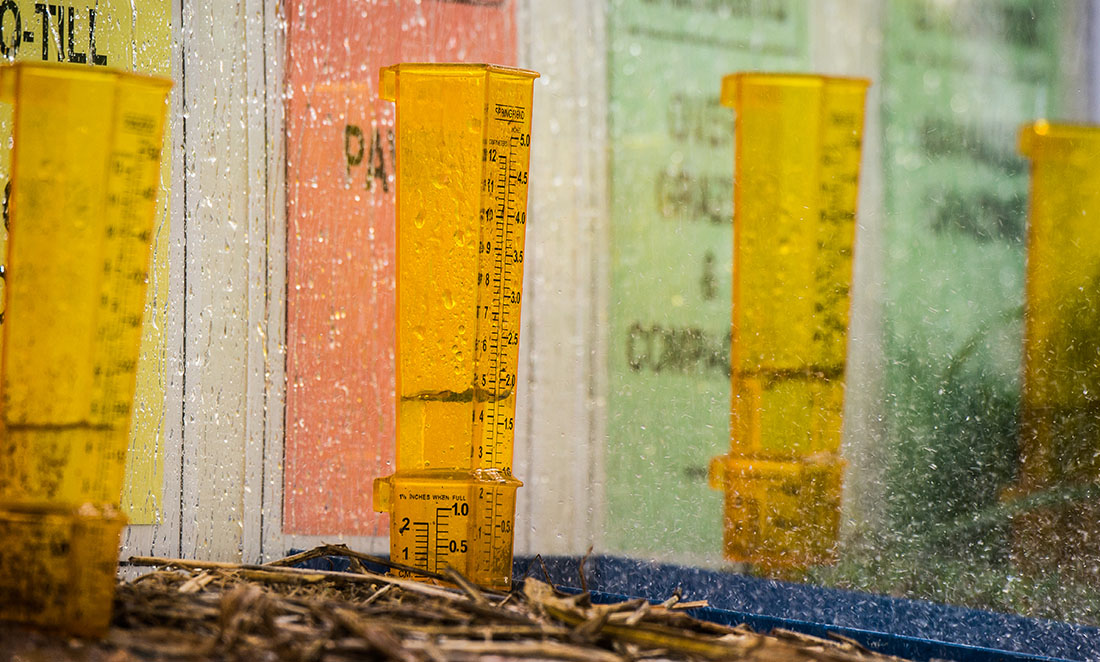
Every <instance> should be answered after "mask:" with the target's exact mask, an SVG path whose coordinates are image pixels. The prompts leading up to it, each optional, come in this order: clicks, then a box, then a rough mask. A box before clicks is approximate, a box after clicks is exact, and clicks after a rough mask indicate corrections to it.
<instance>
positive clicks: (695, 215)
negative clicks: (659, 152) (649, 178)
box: [656, 165, 733, 225]
mask: <svg viewBox="0 0 1100 662" xmlns="http://www.w3.org/2000/svg"><path fill="white" fill-rule="evenodd" d="M656 189H657V190H656V193H657V211H658V212H659V213H660V214H661V216H663V217H664V218H667V219H681V218H682V219H684V220H690V221H694V220H701V221H707V222H709V223H712V224H714V225H723V224H728V223H732V222H733V178H732V177H730V176H727V175H698V174H696V173H694V172H692V171H690V170H686V169H684V168H683V167H682V166H680V165H670V166H669V168H668V169H667V170H663V171H661V172H660V173H658V174H657V181H656Z"/></svg>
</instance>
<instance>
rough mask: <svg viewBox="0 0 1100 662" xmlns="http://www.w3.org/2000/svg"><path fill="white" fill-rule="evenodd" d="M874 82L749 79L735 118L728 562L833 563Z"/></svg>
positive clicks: (739, 82) (723, 478)
mask: <svg viewBox="0 0 1100 662" xmlns="http://www.w3.org/2000/svg"><path fill="white" fill-rule="evenodd" d="M868 84H869V81H867V80H863V79H853V78H831V77H824V76H813V75H787V74H760V73H740V74H733V75H730V76H726V77H725V78H724V79H723V80H722V103H723V105H726V106H729V107H731V108H733V109H734V113H735V118H736V121H735V127H734V140H735V168H734V173H735V182H734V198H733V199H734V239H733V244H734V246H733V251H734V257H733V265H734V267H733V324H732V341H731V351H730V361H731V378H730V382H731V387H732V402H731V414H730V452H729V454H727V455H723V456H720V457H716V458H714V459H713V460H712V461H711V465H710V484H711V486H712V487H713V488H715V489H721V490H724V491H725V507H724V535H723V547H724V553H725V556H726V558H727V559H729V560H731V561H734V562H741V563H751V564H754V565H756V566H758V567H760V568H761V569H764V570H782V569H799V568H805V567H808V566H811V565H819V564H824V563H829V562H831V561H832V560H834V557H835V543H836V538H837V532H838V527H839V519H840V496H841V482H842V473H843V469H844V461H843V460H842V459H841V456H840V440H841V423H842V410H843V405H844V369H845V362H846V357H847V339H848V309H849V300H850V296H849V290H850V287H851V282H852V249H853V245H854V242H855V217H856V201H857V197H858V189H859V164H860V154H861V144H862V134H863V115H864V100H865V97H866V90H867V86H868Z"/></svg>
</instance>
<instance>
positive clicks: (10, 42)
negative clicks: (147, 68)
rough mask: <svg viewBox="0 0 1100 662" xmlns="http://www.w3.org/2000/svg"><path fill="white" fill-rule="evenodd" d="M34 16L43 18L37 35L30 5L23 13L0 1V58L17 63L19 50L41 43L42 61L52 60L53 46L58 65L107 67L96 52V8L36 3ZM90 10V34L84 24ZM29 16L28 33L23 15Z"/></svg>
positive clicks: (103, 57) (12, 2)
mask: <svg viewBox="0 0 1100 662" xmlns="http://www.w3.org/2000/svg"><path fill="white" fill-rule="evenodd" d="M33 7H34V15H35V16H37V17H39V18H40V22H39V23H40V26H41V29H40V31H39V32H38V33H37V35H36V33H35V30H34V29H33V27H31V26H33V25H34V22H33V19H32V18H31V17H30V16H29V14H30V11H31V10H30V5H29V3H28V5H26V6H25V8H24V9H20V7H19V4H18V3H17V2H16V1H15V0H2V1H0V56H3V57H4V58H5V59H8V60H14V59H16V58H17V57H18V56H19V49H20V47H21V46H22V45H23V44H24V43H27V44H33V43H35V42H36V41H39V42H40V43H41V44H42V49H41V52H40V54H39V58H40V59H42V60H49V59H50V58H51V53H50V45H51V44H52V45H53V51H54V53H53V55H52V57H53V58H54V59H56V60H57V61H58V62H72V63H74V64H87V63H88V62H89V60H90V61H91V63H92V64H94V65H96V66H100V67H105V66H107V56H106V55H101V54H99V52H98V51H97V50H96V15H97V14H96V8H95V7H82V6H80V5H78V4H49V3H46V2H36V3H34V5H33ZM85 10H87V26H88V29H87V32H85V31H84V29H83V26H82V25H81V23H82V22H83V21H84V20H85V14H84V12H85ZM24 13H27V14H28V16H27V20H28V22H29V25H28V28H30V29H27V30H24V29H23V15H24ZM85 34H87V35H88V36H87V39H88V42H87V50H86V51H85V50H84V49H85V45H84V35H85Z"/></svg>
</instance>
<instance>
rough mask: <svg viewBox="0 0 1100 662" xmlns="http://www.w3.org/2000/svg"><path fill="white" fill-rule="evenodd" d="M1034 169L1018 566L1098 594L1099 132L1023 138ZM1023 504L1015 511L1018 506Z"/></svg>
mask: <svg viewBox="0 0 1100 662" xmlns="http://www.w3.org/2000/svg"><path fill="white" fill-rule="evenodd" d="M1020 151H1021V152H1022V153H1023V154H1024V156H1026V157H1027V158H1028V159H1029V160H1030V162H1031V195H1030V213H1029V215H1028V239H1027V249H1028V253H1027V304H1026V315H1025V322H1024V324H1025V331H1024V366H1023V376H1024V379H1023V398H1022V407H1021V439H1020V468H1019V472H1018V473H1017V484H1016V486H1015V487H1014V488H1013V489H1011V490H1009V491H1008V493H1007V494H1006V495H1005V496H1006V497H1007V498H1008V500H1009V501H1010V502H1016V503H1014V504H1013V506H1014V508H1013V510H1016V509H1018V510H1019V511H1020V512H1019V514H1017V515H1016V517H1015V521H1014V524H1015V533H1016V540H1015V544H1014V549H1015V556H1016V559H1015V560H1016V562H1017V563H1018V564H1019V565H1020V567H1021V568H1022V569H1024V570H1025V571H1030V572H1036V571H1042V572H1045V573H1054V572H1060V573H1065V574H1068V575H1072V576H1075V577H1077V578H1079V579H1081V580H1083V581H1088V582H1090V583H1092V584H1093V585H1100V579H1098V578H1097V566H1098V564H1100V498H1098V494H1097V484H1098V482H1100V225H1098V221H1100V127H1090V126H1074V125H1066V124H1051V123H1048V122H1045V121H1040V122H1036V123H1035V124H1032V125H1029V126H1025V127H1024V128H1023V129H1022V130H1021V131H1020ZM1018 499H1019V500H1020V501H1017V500H1018Z"/></svg>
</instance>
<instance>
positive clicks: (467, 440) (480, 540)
mask: <svg viewBox="0 0 1100 662" xmlns="http://www.w3.org/2000/svg"><path fill="white" fill-rule="evenodd" d="M537 76H538V74H536V73H534V72H530V71H523V70H520V69H511V68H506V67H497V66H493V65H464V64H399V65H395V66H392V67H387V68H384V69H383V70H382V72H381V76H380V80H381V94H382V97H383V98H385V99H387V100H390V101H393V102H394V103H395V105H396V114H395V124H396V127H395V128H396V147H397V288H396V289H397V352H396V361H397V379H396V386H397V452H396V467H397V468H396V471H395V473H394V474H393V475H392V476H388V477H386V478H380V479H378V480H377V481H376V482H375V508H376V509H377V510H380V511H388V512H390V513H391V518H390V555H391V558H392V559H393V560H394V561H396V562H398V563H402V564H407V565H409V566H412V567H414V568H417V569H421V570H426V571H430V572H437V573H438V572H444V571H445V570H446V569H447V568H453V569H454V570H456V571H458V572H460V573H462V574H463V575H465V576H466V577H467V578H468V579H470V580H471V581H473V582H474V583H476V584H479V585H481V586H484V587H488V588H494V589H507V588H508V587H509V586H510V585H511V575H512V541H513V538H512V536H513V529H514V521H515V494H516V489H517V488H518V487H519V486H520V485H521V483H520V481H518V480H517V479H516V478H514V477H513V476H512V446H513V438H514V430H515V406H516V384H517V374H516V368H517V364H518V359H519V328H520V326H519V324H520V302H521V299H522V285H523V261H524V255H523V252H524V237H525V234H526V233H525V230H526V223H527V171H528V164H529V162H530V145H531V98H532V92H533V83H534V79H535V78H536V77H537ZM411 576H413V577H415V574H413V575H411Z"/></svg>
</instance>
